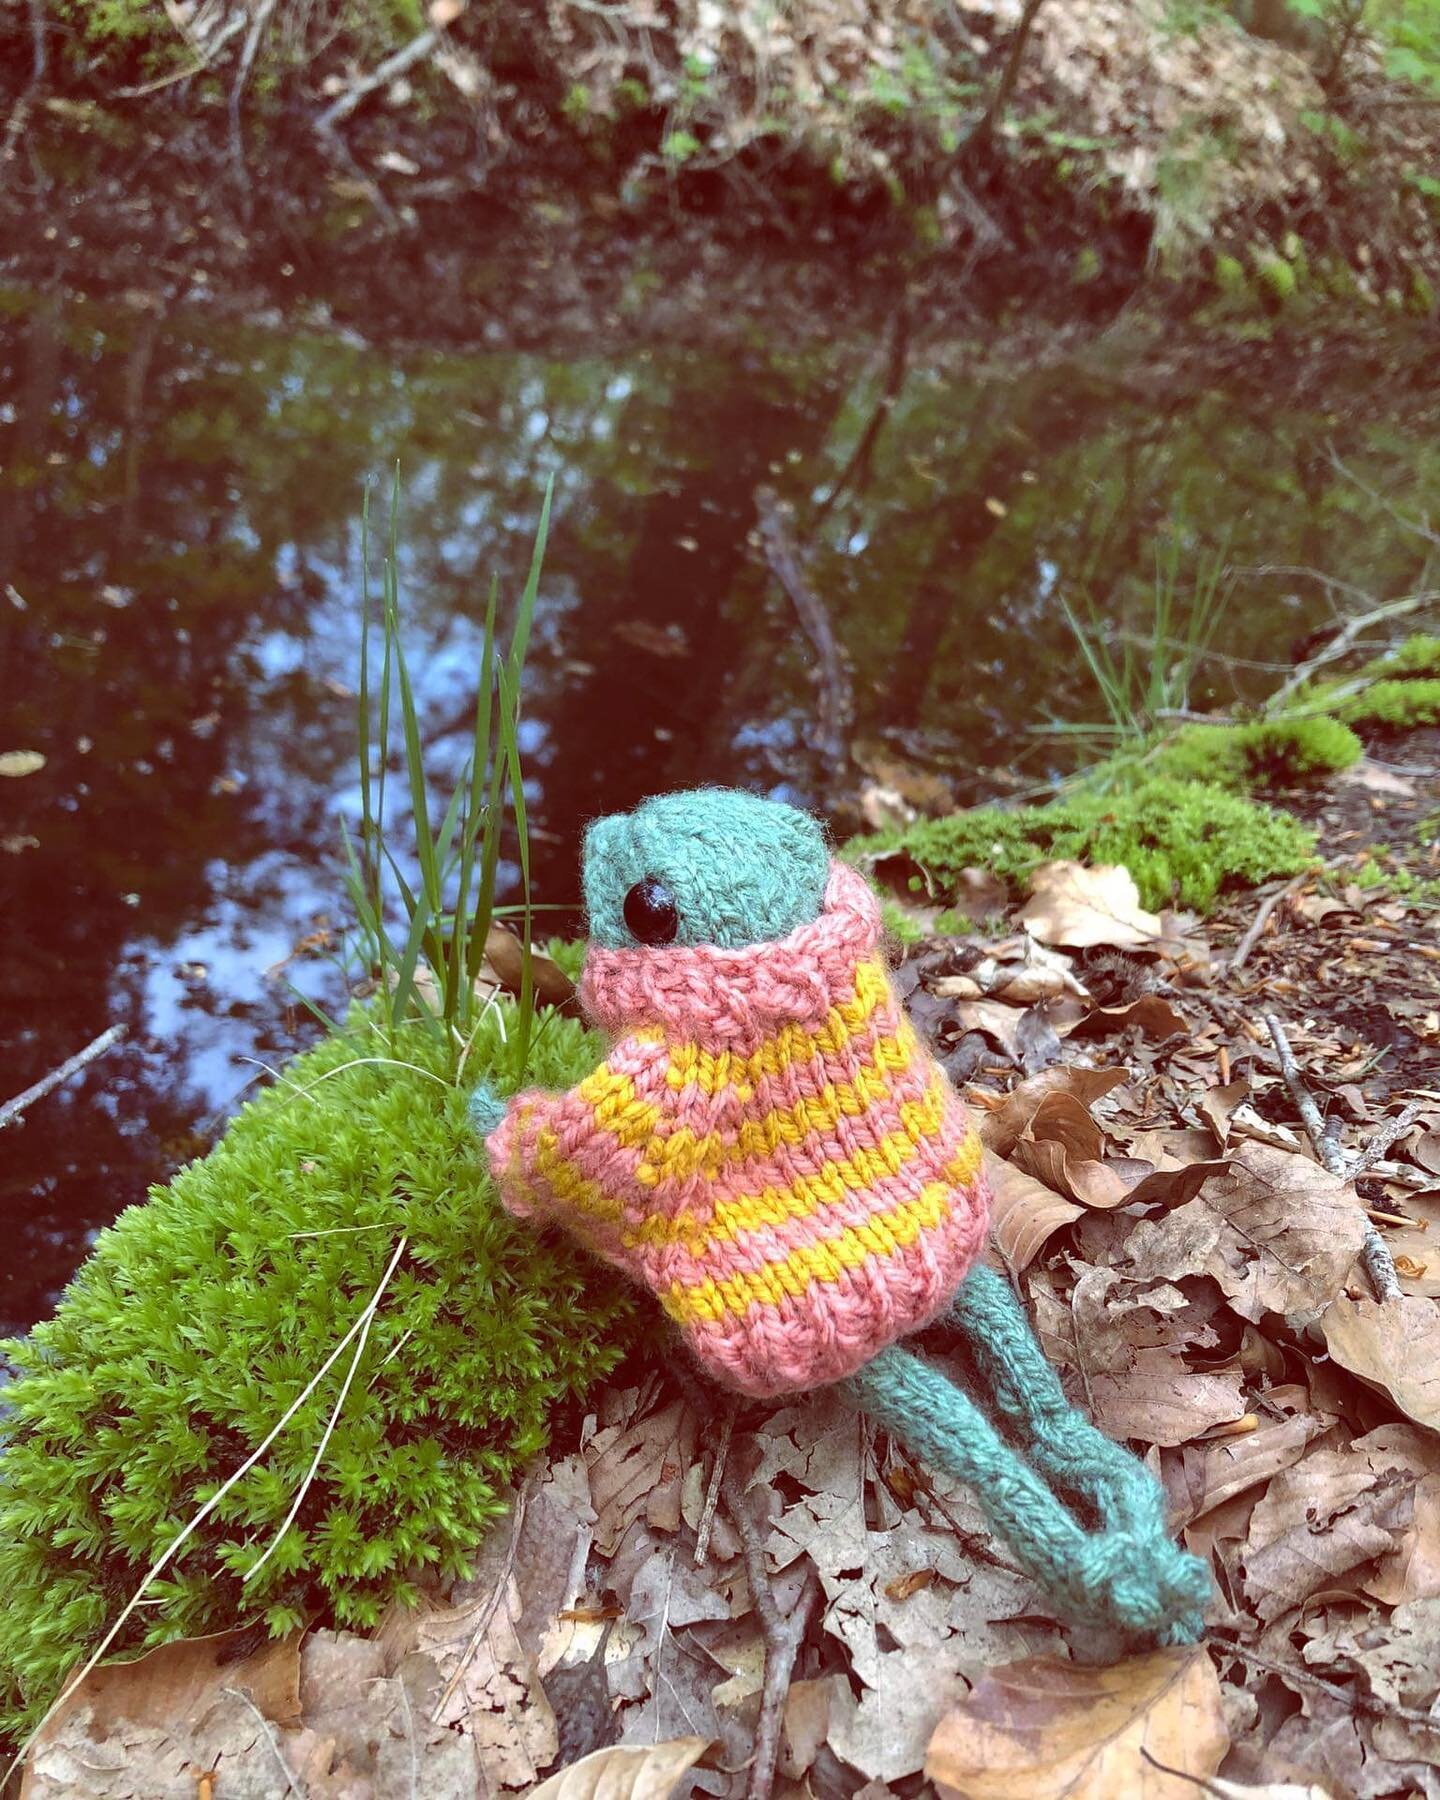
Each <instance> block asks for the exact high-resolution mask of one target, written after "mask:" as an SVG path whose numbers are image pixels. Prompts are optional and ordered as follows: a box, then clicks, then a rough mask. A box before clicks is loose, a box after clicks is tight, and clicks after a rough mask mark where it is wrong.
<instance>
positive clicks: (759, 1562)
mask: <svg viewBox="0 0 1440 1800" xmlns="http://www.w3.org/2000/svg"><path fill="white" fill-rule="evenodd" d="M682 1354H683V1353H682ZM671 1368H672V1372H673V1374H674V1377H675V1382H676V1385H677V1386H678V1387H679V1389H680V1392H681V1393H682V1394H683V1395H684V1398H685V1404H686V1405H687V1406H688V1407H689V1408H690V1410H691V1412H693V1413H694V1414H695V1417H696V1418H697V1419H703V1418H707V1417H710V1416H713V1414H714V1412H715V1407H716V1394H715V1389H714V1388H713V1387H711V1386H710V1385H709V1384H708V1383H703V1384H702V1382H701V1380H700V1379H699V1377H698V1376H697V1375H696V1372H695V1370H694V1368H693V1366H692V1365H690V1364H689V1362H688V1361H684V1362H682V1361H680V1360H679V1358H677V1359H676V1361H675V1362H674V1363H673V1364H672V1365H671ZM738 1409H739V1402H738V1401H735V1400H731V1402H730V1425H731V1427H732V1428H733V1424H734V1418H735V1413H736V1412H737V1411H738ZM716 1468H717V1469H718V1471H719V1476H718V1480H719V1487H720V1498H721V1499H722V1500H723V1501H724V1502H725V1511H726V1512H727V1513H728V1514H729V1515H730V1519H731V1521H732V1522H733V1524H734V1526H735V1531H736V1535H737V1536H738V1537H739V1539H740V1550H741V1554H742V1555H743V1556H744V1558H745V1574H746V1577H747V1578H748V1580H749V1583H750V1599H751V1602H752V1603H753V1605H754V1607H755V1616H756V1618H757V1619H758V1620H759V1622H760V1635H761V1636H762V1637H763V1638H764V1640H765V1679H764V1684H763V1686H762V1687H761V1690H760V1717H759V1721H758V1723H757V1725H756V1729H755V1753H754V1755H753V1756H752V1757H751V1759H750V1774H749V1778H748V1780H747V1781H746V1784H745V1800H770V1795H771V1793H772V1791H773V1789H774V1786H775V1769H776V1766H777V1764H778V1763H779V1761H780V1740H781V1735H782V1731H783V1728H784V1724H785V1701H786V1699H787V1697H788V1695H789V1693H790V1680H791V1677H792V1675H793V1674H794V1672H795V1658H796V1657H797V1656H798V1655H799V1654H800V1646H801V1645H802V1644H803V1643H804V1641H805V1633H806V1631H807V1629H808V1628H809V1625H810V1618H811V1614H812V1613H813V1612H814V1610H815V1602H816V1600H817V1599H818V1598H819V1591H820V1590H819V1586H818V1584H817V1582H816V1580H815V1573H814V1570H813V1569H812V1570H810V1571H809V1572H808V1573H807V1575H806V1578H805V1584H804V1586H803V1587H802V1588H801V1590H800V1593H799V1596H798V1598H797V1599H796V1601H795V1604H794V1605H793V1606H792V1607H791V1609H790V1611H789V1612H788V1613H782V1612H781V1611H780V1608H779V1606H778V1605H777V1604H776V1601H775V1590H774V1588H773V1587H772V1586H771V1584H770V1570H769V1567H768V1565H767V1564H766V1561H765V1545H764V1543H763V1541H762V1540H761V1536H760V1531H759V1528H758V1526H757V1525H756V1523H755V1518H754V1515H753V1514H752V1513H751V1511H750V1508H749V1506H748V1505H747V1504H746V1488H745V1484H744V1483H743V1482H742V1481H741V1479H740V1477H739V1475H738V1474H737V1472H736V1468H735V1459H734V1457H733V1456H731V1455H724V1456H723V1460H722V1459H721V1458H719V1457H717V1461H716ZM714 1479H715V1478H714V1477H712V1481H713V1480H714ZM697 1560H698V1558H697Z"/></svg>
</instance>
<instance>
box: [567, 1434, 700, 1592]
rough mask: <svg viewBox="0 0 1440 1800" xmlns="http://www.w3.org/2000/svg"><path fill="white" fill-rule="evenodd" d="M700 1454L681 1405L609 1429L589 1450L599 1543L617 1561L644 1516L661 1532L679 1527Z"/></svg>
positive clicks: (596, 1437)
mask: <svg viewBox="0 0 1440 1800" xmlns="http://www.w3.org/2000/svg"><path fill="white" fill-rule="evenodd" d="M694 1450H695V1421H694V1419H693V1418H692V1417H691V1415H690V1413H689V1412H688V1411H687V1410H686V1408H685V1407H684V1406H683V1405H682V1404H681V1403H680V1402H679V1401H678V1400H677V1401H674V1402H673V1403H672V1404H671V1405H669V1406H666V1407H663V1408H661V1410H660V1411H658V1412H651V1413H646V1414H645V1415H644V1417H643V1418H640V1419H636V1420H634V1421H633V1422H632V1423H631V1424H629V1425H626V1426H618V1425H610V1426H606V1427H605V1429H604V1430H602V1431H599V1432H597V1433H596V1435H595V1436H594V1437H593V1438H592V1439H591V1441H590V1442H589V1444H587V1445H586V1447H585V1460H586V1462H587V1464H588V1465H589V1473H590V1493H591V1496H592V1498H593V1500H594V1503H595V1512H596V1520H595V1543H596V1546H597V1548H598V1549H599V1551H600V1553H601V1555H602V1556H607V1557H608V1556H613V1555H614V1554H615V1550H616V1547H617V1546H618V1544H619V1542H620V1540H621V1538H622V1537H623V1536H624V1535H625V1533H626V1531H627V1530H628V1529H629V1528H630V1526H631V1524H632V1523H633V1522H634V1520H636V1519H637V1518H639V1517H640V1516H641V1515H642V1514H643V1515H644V1517H645V1518H646V1519H647V1520H648V1521H649V1523H650V1524H652V1525H654V1526H656V1527H657V1528H658V1529H661V1530H667V1531H674V1530H676V1529H677V1528H678V1526H679V1522H680V1516H681V1514H680V1508H681V1504H682V1502H683V1499H684V1485H685V1471H686V1469H687V1468H688V1466H689V1464H690V1460H691V1458H692V1456H693V1455H694Z"/></svg>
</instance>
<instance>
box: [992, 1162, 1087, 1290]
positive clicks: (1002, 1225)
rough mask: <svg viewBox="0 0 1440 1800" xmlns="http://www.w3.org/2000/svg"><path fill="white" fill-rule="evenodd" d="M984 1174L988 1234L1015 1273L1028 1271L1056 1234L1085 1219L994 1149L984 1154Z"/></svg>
mask: <svg viewBox="0 0 1440 1800" xmlns="http://www.w3.org/2000/svg"><path fill="white" fill-rule="evenodd" d="M985 1174H986V1178H987V1180H988V1182H989V1186H990V1235H991V1236H992V1237H993V1239H994V1240H995V1242H996V1243H997V1244H998V1245H999V1247H1000V1249H1001V1252H1002V1253H1003V1255H1004V1257H1005V1260H1006V1262H1008V1263H1009V1264H1010V1266H1011V1267H1012V1268H1013V1269H1015V1270H1017V1271H1018V1270H1021V1269H1028V1268H1029V1266H1030V1264H1031V1263H1032V1262H1034V1260H1035V1258H1036V1257H1037V1256H1038V1255H1039V1253H1040V1251H1041V1250H1043V1249H1044V1247H1045V1245H1046V1244H1047V1243H1048V1242H1049V1240H1050V1239H1051V1238H1052V1237H1053V1236H1054V1235H1055V1233H1056V1232H1057V1231H1059V1230H1061V1229H1062V1228H1063V1227H1064V1226H1066V1225H1070V1224H1073V1223H1074V1221H1075V1220H1076V1219H1078V1218H1081V1217H1083V1216H1084V1212H1085V1209H1084V1207H1083V1206H1077V1205H1076V1204H1075V1203H1074V1201H1073V1200H1066V1199H1064V1198H1063V1197H1062V1196H1061V1195H1059V1194H1057V1193H1056V1192H1055V1190H1054V1189H1053V1188H1050V1187H1047V1186H1046V1185H1045V1183H1044V1182H1043V1181H1037V1180H1036V1178H1035V1177H1034V1176H1033V1175H1027V1174H1026V1173H1025V1171H1024V1170H1023V1169H1018V1168H1016V1166H1015V1165H1014V1164H1013V1163H1009V1162H1006V1161H1004V1160H1003V1159H1002V1158H1001V1157H998V1156H996V1154H995V1153H994V1151H993V1150H987V1151H986V1152H985Z"/></svg>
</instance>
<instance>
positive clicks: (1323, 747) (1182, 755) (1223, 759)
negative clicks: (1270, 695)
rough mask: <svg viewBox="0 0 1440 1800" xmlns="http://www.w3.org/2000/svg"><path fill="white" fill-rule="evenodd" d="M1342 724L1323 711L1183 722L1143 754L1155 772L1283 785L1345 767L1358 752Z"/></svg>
mask: <svg viewBox="0 0 1440 1800" xmlns="http://www.w3.org/2000/svg"><path fill="white" fill-rule="evenodd" d="M1364 749H1365V747H1364V745H1363V744H1362V743H1361V742H1360V740H1359V738H1358V737H1356V735H1355V733H1354V732H1353V731H1352V730H1351V729H1350V727H1349V726H1348V725H1345V724H1342V723H1341V721H1340V720H1339V719H1332V718H1329V717H1327V716H1325V715H1323V714H1321V715H1317V716H1314V717H1310V718H1296V719H1257V720H1256V721H1254V723H1252V724H1249V725H1187V726H1185V727H1184V729H1183V730H1181V731H1178V732H1176V734H1175V736H1174V737H1173V738H1171V739H1170V741H1169V742H1168V743H1166V744H1163V745H1162V746H1161V747H1160V749H1159V750H1158V751H1157V752H1156V753H1155V754H1154V755H1153V756H1152V757H1151V758H1150V759H1149V764H1148V766H1149V768H1150V769H1151V770H1153V771H1154V773H1155V774H1157V775H1162V776H1168V777H1171V778H1172V779H1174V780H1177V781H1208V782H1214V783H1215V784H1216V785H1218V786H1220V787H1227V788H1234V789H1237V790H1239V791H1242V792H1243V791H1248V790H1250V789H1252V788H1274V787H1288V786H1291V785H1292V784H1293V783H1295V782H1297V781H1305V780H1308V779H1310V778H1312V777H1314V776H1317V775H1329V774H1333V773H1334V771H1335V770H1337V769H1348V768H1349V767H1350V765H1351V763H1353V762H1358V761H1359V759H1360V757H1361V756H1362V755H1363V754H1364Z"/></svg>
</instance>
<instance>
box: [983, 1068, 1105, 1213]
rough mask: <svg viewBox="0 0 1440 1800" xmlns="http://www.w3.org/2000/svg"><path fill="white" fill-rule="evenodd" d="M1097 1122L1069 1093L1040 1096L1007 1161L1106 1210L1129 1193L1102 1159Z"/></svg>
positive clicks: (1066, 1193)
mask: <svg viewBox="0 0 1440 1800" xmlns="http://www.w3.org/2000/svg"><path fill="white" fill-rule="evenodd" d="M1104 1149H1105V1139H1104V1136H1103V1134H1102V1133H1101V1131H1100V1127H1099V1126H1098V1125H1097V1124H1096V1123H1095V1121H1094V1120H1093V1119H1092V1118H1091V1117H1090V1115H1089V1113H1088V1112H1086V1110H1085V1108H1084V1107H1083V1106H1082V1105H1081V1104H1080V1102H1079V1101H1078V1100H1077V1099H1075V1097H1074V1096H1073V1095H1072V1094H1065V1093H1051V1094H1046V1095H1044V1096H1043V1097H1042V1099H1041V1101H1040V1104H1039V1105H1038V1106H1037V1107H1036V1108H1035V1110H1034V1112H1033V1113H1031V1115H1030V1118H1029V1120H1028V1121H1027V1122H1026V1125H1025V1129H1024V1130H1023V1131H1022V1132H1021V1134H1020V1136H1019V1138H1018V1139H1017V1140H1016V1142H1015V1144H1014V1146H1013V1148H1012V1149H1011V1151H1010V1160H1011V1161H1012V1162H1013V1163H1014V1164H1015V1166H1016V1167H1017V1168H1018V1169H1020V1170H1021V1171H1022V1172H1023V1173H1024V1174H1026V1175H1033V1176H1034V1177H1035V1178H1036V1179H1037V1180H1038V1181H1043V1182H1044V1183H1045V1184H1046V1185H1047V1186H1048V1187H1052V1188H1054V1189H1055V1190H1056V1192H1057V1193H1060V1194H1063V1195H1064V1196H1065V1197H1066V1198H1067V1199H1069V1200H1078V1201H1079V1202H1080V1203H1081V1205H1082V1206H1094V1207H1098V1208H1100V1209H1102V1210H1105V1209H1107V1208H1109V1207H1112V1206H1119V1205H1120V1204H1121V1203H1122V1202H1123V1201H1124V1200H1125V1199H1126V1197H1127V1194H1128V1191H1129V1190H1128V1188H1127V1186H1126V1183H1125V1182H1124V1181H1123V1180H1122V1179H1121V1177H1120V1176H1119V1175H1117V1174H1116V1172H1115V1171H1114V1170H1113V1169H1109V1168H1107V1167H1106V1166H1105V1164H1104V1163H1103V1162H1102V1161H1101V1160H1100V1159H1101V1157H1102V1156H1103V1154H1104Z"/></svg>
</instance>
